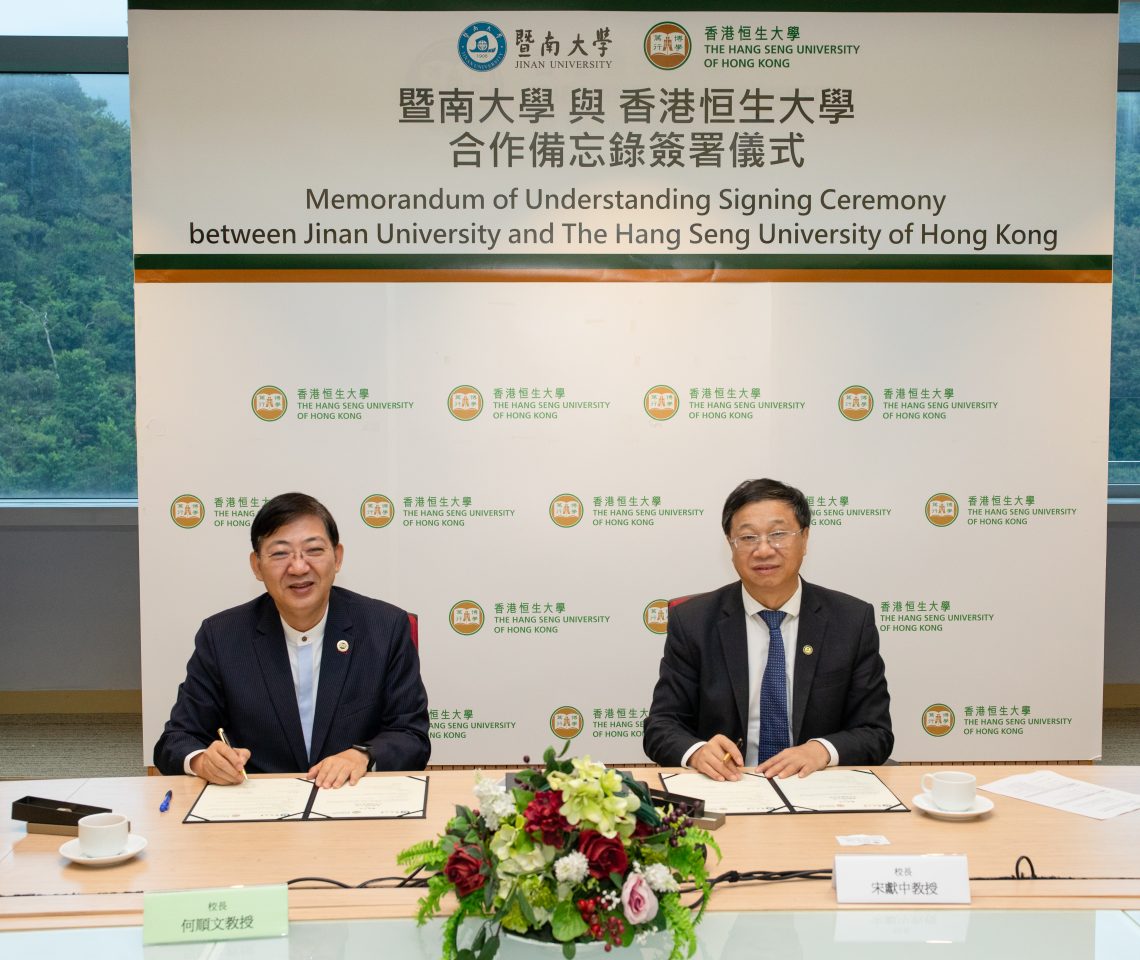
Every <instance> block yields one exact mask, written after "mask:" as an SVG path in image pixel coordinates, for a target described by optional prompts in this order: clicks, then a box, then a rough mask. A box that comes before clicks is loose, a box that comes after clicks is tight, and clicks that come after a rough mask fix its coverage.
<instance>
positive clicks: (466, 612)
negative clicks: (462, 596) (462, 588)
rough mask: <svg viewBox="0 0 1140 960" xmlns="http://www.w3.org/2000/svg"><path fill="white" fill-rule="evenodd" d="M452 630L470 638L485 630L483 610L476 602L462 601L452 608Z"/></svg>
mask: <svg viewBox="0 0 1140 960" xmlns="http://www.w3.org/2000/svg"><path fill="white" fill-rule="evenodd" d="M450 619H451V629H452V630H454V631H455V632H456V633H458V634H459V635H460V636H463V637H470V636H472V635H474V634H476V633H478V632H479V631H480V630H482V629H483V608H482V607H481V606H479V604H477V603H476V602H475V601H474V600H460V601H459V603H457V604H455V606H453V607H452V608H451V614H450Z"/></svg>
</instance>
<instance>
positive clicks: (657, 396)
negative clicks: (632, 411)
mask: <svg viewBox="0 0 1140 960" xmlns="http://www.w3.org/2000/svg"><path fill="white" fill-rule="evenodd" d="M642 405H643V406H644V407H645V412H646V413H648V414H649V415H650V416H651V417H652V418H653V419H654V420H671V419H672V418H673V417H675V416H676V415H677V411H678V410H680V409H681V398H680V397H679V396H678V395H677V391H676V390H674V389H673V388H672V387H667V386H665V384H663V383H659V384H658V385H657V386H655V387H651V388H650V389H649V391H648V392H647V393H646V394H645V400H644V401H643V402H642Z"/></svg>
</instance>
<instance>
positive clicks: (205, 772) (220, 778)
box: [190, 740, 249, 784]
mask: <svg viewBox="0 0 1140 960" xmlns="http://www.w3.org/2000/svg"><path fill="white" fill-rule="evenodd" d="M248 760H249V751H248V750H246V749H245V748H241V749H234V748H233V747H227V746H226V745H225V744H224V743H222V741H221V740H215V741H214V742H213V743H211V744H210V745H209V746H208V747H207V748H206V749H205V750H204V751H202V753H200V754H198V755H197V756H196V757H194V759H192V760H191V761H190V769H191V770H192V771H193V772H194V776H196V777H201V778H202V779H203V780H205V781H206V782H207V783H221V784H231V783H241V782H242V780H244V779H245V773H244V771H245V765H246V763H247V761H248Z"/></svg>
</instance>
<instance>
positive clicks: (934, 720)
mask: <svg viewBox="0 0 1140 960" xmlns="http://www.w3.org/2000/svg"><path fill="white" fill-rule="evenodd" d="M922 729H923V730H925V731H926V732H927V733H929V734H930V735H931V736H932V737H944V736H946V734H948V733H949V732H950V731H951V730H953V729H954V711H953V710H951V709H950V708H949V707H948V706H946V704H944V703H932V704H931V705H930V706H929V707H927V708H926V709H925V710H923V711H922Z"/></svg>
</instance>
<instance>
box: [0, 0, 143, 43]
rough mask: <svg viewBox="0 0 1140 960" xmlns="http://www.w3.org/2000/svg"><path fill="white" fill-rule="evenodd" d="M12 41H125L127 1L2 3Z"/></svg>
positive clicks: (1, 27) (3, 24)
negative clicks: (110, 39) (16, 38)
mask: <svg viewBox="0 0 1140 960" xmlns="http://www.w3.org/2000/svg"><path fill="white" fill-rule="evenodd" d="M0 34H3V35H4V36H9V37H125V36H126V35H127V0H35V2H32V0H0Z"/></svg>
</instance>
